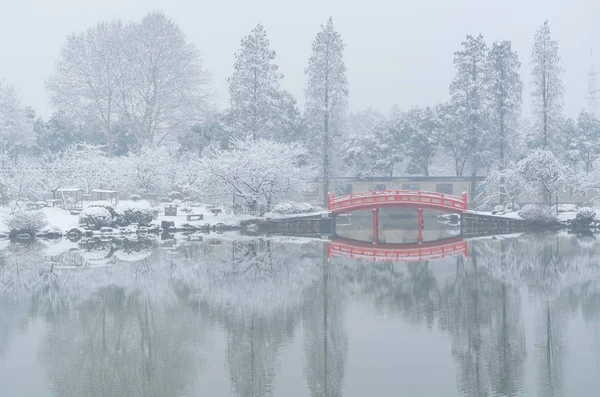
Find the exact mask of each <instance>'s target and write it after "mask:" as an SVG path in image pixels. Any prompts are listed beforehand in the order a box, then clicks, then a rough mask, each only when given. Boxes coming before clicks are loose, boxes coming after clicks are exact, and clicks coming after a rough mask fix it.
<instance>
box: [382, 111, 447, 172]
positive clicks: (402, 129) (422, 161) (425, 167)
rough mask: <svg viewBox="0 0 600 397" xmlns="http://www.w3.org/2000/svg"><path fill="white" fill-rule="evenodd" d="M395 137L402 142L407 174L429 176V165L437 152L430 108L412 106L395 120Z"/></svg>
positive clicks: (434, 128)
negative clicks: (406, 159) (406, 157)
mask: <svg viewBox="0 0 600 397" xmlns="http://www.w3.org/2000/svg"><path fill="white" fill-rule="evenodd" d="M393 128H394V129H395V135H396V139H397V140H399V141H400V142H403V145H402V146H403V147H404V149H405V152H406V155H407V156H408V165H407V167H406V172H408V173H409V174H422V175H425V176H429V167H430V166H431V163H432V162H433V158H434V157H435V155H436V153H437V146H438V136H437V128H438V126H437V125H436V119H435V117H434V114H433V111H432V110H431V109H430V108H413V109H411V110H409V111H408V112H406V113H405V114H403V115H402V116H401V117H400V119H399V120H397V121H396V123H395V125H394V127H393Z"/></svg>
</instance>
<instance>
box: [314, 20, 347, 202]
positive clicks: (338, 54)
mask: <svg viewBox="0 0 600 397" xmlns="http://www.w3.org/2000/svg"><path fill="white" fill-rule="evenodd" d="M344 47H345V45H344V43H343V41H342V37H341V36H340V34H339V33H338V32H337V31H336V30H335V29H334V27H333V20H332V19H331V18H329V20H328V21H327V23H326V24H325V26H322V29H321V31H320V32H319V33H318V34H317V37H316V38H315V40H314V41H313V43H312V54H311V56H310V59H309V61H308V67H307V68H306V70H305V71H304V73H305V74H306V77H307V79H308V86H307V88H306V113H307V117H309V118H310V124H311V128H312V134H311V135H312V136H311V137H312V139H314V140H315V142H316V143H318V145H319V147H320V152H321V153H320V156H319V157H320V159H319V160H320V161H319V162H320V163H321V177H322V178H323V195H324V197H323V201H324V203H326V202H327V193H328V191H329V178H330V173H331V168H332V155H333V148H334V147H336V145H334V144H333V143H334V142H333V139H332V138H333V137H334V136H339V134H340V133H341V124H342V121H343V118H344V116H345V115H346V111H347V99H348V80H347V79H346V65H345V64H344V59H343V52H344Z"/></svg>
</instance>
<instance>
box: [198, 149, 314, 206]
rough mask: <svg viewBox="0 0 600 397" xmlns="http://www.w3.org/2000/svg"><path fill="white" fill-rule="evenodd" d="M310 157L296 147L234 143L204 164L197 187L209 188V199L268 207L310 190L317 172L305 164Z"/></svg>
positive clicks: (305, 151) (202, 163)
mask: <svg viewBox="0 0 600 397" xmlns="http://www.w3.org/2000/svg"><path fill="white" fill-rule="evenodd" d="M307 155H308V152H307V150H306V149H305V148H303V147H302V146H299V145H296V144H285V143H278V142H274V141H269V140H263V139H258V140H252V139H243V140H234V141H233V142H232V144H231V149H230V150H216V151H215V152H214V153H213V156H211V157H210V158H207V159H204V161H202V162H201V164H200V167H201V172H202V173H203V176H202V177H201V178H200V180H199V181H198V182H197V183H201V184H203V185H204V186H205V187H206V191H205V194H206V195H207V196H211V197H215V198H219V197H225V198H231V197H234V198H240V199H241V200H242V201H243V202H244V204H248V205H255V204H259V205H266V206H269V205H272V204H275V203H276V202H277V201H278V200H279V199H281V198H282V197H284V196H286V195H288V194H290V193H300V192H302V191H304V190H305V189H306V188H307V187H308V186H309V183H310V181H311V180H312V179H313V178H314V175H315V172H314V169H313V168H312V167H310V166H308V165H306V163H305V161H306V158H307Z"/></svg>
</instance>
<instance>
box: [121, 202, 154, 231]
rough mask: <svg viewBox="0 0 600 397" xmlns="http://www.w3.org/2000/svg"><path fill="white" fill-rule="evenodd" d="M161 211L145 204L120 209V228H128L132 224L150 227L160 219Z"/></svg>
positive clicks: (130, 205)
mask: <svg viewBox="0 0 600 397" xmlns="http://www.w3.org/2000/svg"><path fill="white" fill-rule="evenodd" d="M158 213H159V210H158V209H157V208H154V207H150V206H149V205H147V204H146V205H145V204H143V203H136V204H129V205H125V206H123V207H121V208H119V212H118V219H119V225H120V226H127V225H130V224H132V223H137V224H139V225H149V224H150V223H152V221H153V220H155V219H156V218H158Z"/></svg>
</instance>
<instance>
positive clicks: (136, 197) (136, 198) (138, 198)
mask: <svg viewBox="0 0 600 397" xmlns="http://www.w3.org/2000/svg"><path fill="white" fill-rule="evenodd" d="M129 198H130V199H131V201H140V196H138V195H137V194H132V195H131V197H129Z"/></svg>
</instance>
